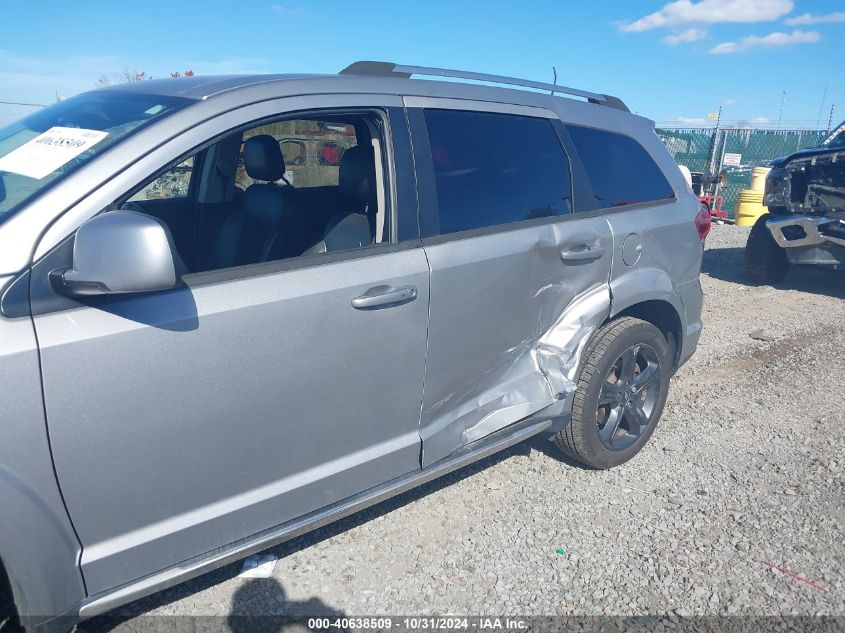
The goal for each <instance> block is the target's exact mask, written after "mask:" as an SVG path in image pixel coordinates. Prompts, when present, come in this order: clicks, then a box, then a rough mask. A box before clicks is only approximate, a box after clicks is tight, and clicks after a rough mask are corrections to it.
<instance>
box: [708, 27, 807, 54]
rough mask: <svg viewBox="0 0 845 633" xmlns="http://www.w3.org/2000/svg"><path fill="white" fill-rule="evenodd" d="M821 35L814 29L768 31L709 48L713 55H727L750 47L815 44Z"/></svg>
mask: <svg viewBox="0 0 845 633" xmlns="http://www.w3.org/2000/svg"><path fill="white" fill-rule="evenodd" d="M821 39H822V36H821V35H820V34H819V33H817V32H816V31H799V30H796V31H792V33H780V32H777V33H769V34H768V35H764V36H762V37H760V36H757V35H749V36H748V37H744V38H742V39H741V40H739V41H736V42H722V43H721V44H717V45H716V46H714V47H713V48H711V49H710V52H711V53H713V54H714V55H729V54H732V53H742V52H745V51H747V50H750V49H752V48H771V47H774V46H789V45H791V44H815V43H816V42H819V41H821Z"/></svg>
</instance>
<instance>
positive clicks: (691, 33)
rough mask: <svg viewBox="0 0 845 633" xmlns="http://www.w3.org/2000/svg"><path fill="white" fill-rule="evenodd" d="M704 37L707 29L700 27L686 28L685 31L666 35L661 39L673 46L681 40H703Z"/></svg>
mask: <svg viewBox="0 0 845 633" xmlns="http://www.w3.org/2000/svg"><path fill="white" fill-rule="evenodd" d="M705 37H707V31H702V30H701V29H687V30H686V31H681V32H680V33H678V34H677V35H667V36H666V37H664V38H663V41H664V42H666V43H667V44H669V45H670V46H675V45H676V44H680V43H681V42H695V41H696V40H703V39H704V38H705Z"/></svg>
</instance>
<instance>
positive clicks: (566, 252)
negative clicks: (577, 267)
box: [560, 243, 604, 262]
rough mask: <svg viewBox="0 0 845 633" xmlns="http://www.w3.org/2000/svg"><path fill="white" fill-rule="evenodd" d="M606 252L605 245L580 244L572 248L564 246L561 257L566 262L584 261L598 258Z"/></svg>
mask: <svg viewBox="0 0 845 633" xmlns="http://www.w3.org/2000/svg"><path fill="white" fill-rule="evenodd" d="M603 254H604V246H601V245H600V244H598V243H595V244H578V245H577V246H573V247H571V248H564V249H563V250H562V251H561V252H560V258H561V259H562V260H563V261H565V262H582V261H586V260H589V259H598V258H599V257H601V256H602V255H603Z"/></svg>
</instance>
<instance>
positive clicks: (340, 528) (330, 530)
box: [78, 436, 584, 633]
mask: <svg viewBox="0 0 845 633" xmlns="http://www.w3.org/2000/svg"><path fill="white" fill-rule="evenodd" d="M532 449H534V450H537V451H539V452H542V453H544V454H548V455H551V456H553V457H554V458H555V459H556V460H558V461H561V462H563V463H565V464H568V465H571V466H574V467H577V468H584V467H583V466H582V465H580V464H577V463H576V462H574V461H572V460H569V459H568V458H566V457H564V456H563V455H562V454H561V453H560V452H559V451H557V449H556V448H555V447H554V445H553V444H552V443H551V442H550V441H548V440H547V439H545V438H544V437H542V436H536V437H534V438H531V439H529V440H527V441H525V442H521V443H519V444H516V445H514V446H512V447H510V448H508V449H505V450H503V451H501V452H499V453H495V454H493V455H490V456H489V457H485V458H484V459H481V460H479V461H477V462H474V463H472V464H469V465H467V466H464V467H463V468H460V469H458V470H456V471H454V472H452V473H449V474H448V475H444V476H443V477H439V478H437V479H435V480H433V481H430V482H428V483H426V484H423V485H421V486H419V487H417V488H413V489H411V490H409V491H407V492H404V493H402V494H400V495H397V496H395V497H393V498H391V499H386V500H385V501H382V502H381V503H378V504H376V505H374V506H371V507H369V508H366V509H364V510H361V511H359V512H356V513H355V514H353V515H350V516H348V517H345V518H343V519H340V520H339V521H336V522H334V523H330V524H328V525H325V526H323V527H320V528H317V529H316V530H314V531H312V532H309V533H307V534H303V535H302V536H299V537H296V538H294V539H291V540H290V541H286V542H284V543H281V544H280V545H277V546H275V547H271V548H269V549H267V550H265V551H264V552H263V553H265V554H273V555H274V556H276V557H277V558H279V559H281V558H285V557H287V556H290V555H292V554H295V553H296V552H299V551H301V550H304V549H307V548H309V547H311V546H313V545H316V544H318V543H321V542H322V541H325V540H327V539H330V538H332V537H334V536H337V535H339V534H342V533H343V532H346V531H348V530H351V529H353V528H356V527H359V526H361V525H365V524H366V523H369V522H370V521H373V520H375V519H377V518H379V517H381V516H383V515H386V514H389V513H390V512H393V511H394V510H397V509H399V508H401V507H403V506H405V505H407V504H409V503H413V502H415V501H418V500H420V499H422V498H424V497H427V496H428V495H430V494H433V493H436V492H438V491H440V490H442V489H444V488H447V487H448V486H451V485H453V484H456V483H458V482H460V481H463V480H464V479H467V478H468V477H472V476H473V475H475V474H478V473H479V472H481V471H483V470H486V469H487V468H491V467H493V466H495V465H497V464H499V463H500V462H503V461H505V460H508V459H511V458H515V457H527V456H528V455H529V454H530V452H531V450H532ZM242 568H243V561H242V560H239V561H237V562H234V563H231V564H229V565H226V566H224V567H221V568H219V569H216V570H214V571H211V572H208V573H206V574H204V575H202V576H199V577H197V578H193V579H191V580H187V581H185V582H183V583H181V584H179V585H176V586H174V587H170V588H168V589H165V590H163V591H160V592H158V593H156V594H153V595H151V596H147V597H145V598H141V599H140V600H136V601H135V602H131V603H129V604H127V605H124V606H122V607H118V608H117V609H115V610H114V611H112V612H109V613H108V614H105V615H102V616H97V617H95V618H92V619H91V620H87V621H85V622H83V623H81V624H80V625H79V629H78V630H79V631H80V632H81V633H105V632H107V631H111V630H112V629H114V628H115V627H116V626H118V625H119V624H121V623H122V622H126V621H127V620H132V621H133V624H132V628H133V630H134V629H135V627H134V622H135V620H143V619H145V618H147V617H149V618H150V619H151V622H154V621H155V618H157V617H159V618H160V617H163V616H145V614H146V613H147V612H149V611H151V610H154V609H159V608H162V607H166V606H167V605H169V604H171V603H173V602H176V601H179V600H183V599H185V598H188V597H190V596H192V595H194V594H196V593H199V592H201V591H205V590H207V589H210V588H211V587H214V586H216V585H219V584H220V583H223V582H226V581H228V580H232V579H233V578H235V577H236V576H237V575H238V574H239V573H241V571H242ZM268 580H269V579H268ZM261 586H263V585H261ZM251 591H258V588H255V589H244V588H243V587H239V588H238V590H237V595H239V596H240V600H241V601H242V603H243V604H247V603H250V604H251V603H252V602H253V601H252V600H247V598H249V596H250V595H251V594H250V592H251ZM237 595H236V597H237ZM282 595H284V591H282ZM286 604H287V605H288V607H290V608H291V609H292V608H293V606H296V605H295V604H294V605H293V606H291V604H292V603H284V602H280V605H282V607H284V606H285V605H286ZM297 604H298V603H297ZM305 604H306V605H308V604H311V602H308V603H305ZM235 606H236V605H233V609H232V613H240V611H238V609H235V608H234V607H235ZM282 607H280V608H278V609H275V610H274V611H273V613H274V614H275V615H280V616H282V615H288V614H289V613H293V612H292V611H290V610H288V611H285V609H284V608H282ZM310 614H311V615H314V613H310ZM271 620H272V619H271ZM271 620H268V622H267V623H266V626H268V627H270V626H272V624H273V623H272V621H271ZM158 621H159V622H161V620H158ZM263 626H264V625H262V627H263ZM180 628H181V627H180ZM244 630H245V629H244ZM249 630H255V629H249ZM259 630H263V628H262V629H259ZM268 630H279V629H272V628H268ZM302 630H307V629H302Z"/></svg>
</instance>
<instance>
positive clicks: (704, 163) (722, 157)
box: [656, 128, 826, 217]
mask: <svg viewBox="0 0 845 633" xmlns="http://www.w3.org/2000/svg"><path fill="white" fill-rule="evenodd" d="M656 132H657V136H659V137H660V139H661V140H662V141H663V142H664V143H665V145H666V147H667V148H668V149H669V152H670V153H671V154H672V156H674V157H675V161H676V162H677V163H678V164H679V165H686V166H687V167H689V169H690V171H700V172H704V173H708V172H711V171H712V172H713V173H724V174H725V176H726V177H727V180H726V181H725V183H724V185H723V186H722V187H720V191H719V193H720V194H721V195H722V196H723V198H724V203H723V207H724V209H725V210H726V211H727V212H728V215H729V216H730V217H733V216H734V209H735V208H736V202H737V198H738V197H739V192H740V190H742V189H748V188H749V187H750V186H751V168H752V167H765V166H767V165H768V164H769V162H770V161H771V160H772V159H774V158H777V157H778V156H786V155H788V154H791V153H793V152H796V151H798V150H799V149H805V148H807V147H816V146H817V145H818V144H819V143H821V141H822V139H823V138H824V137H825V134H826V132H825V131H824V130H751V129H730V128H724V129H719V130H715V129H712V128H710V129H707V128H685V129H684V128H679V129H665V128H658V129H657V130H656ZM736 155H739V158H738V159H737V156H736ZM726 156H727V160H726ZM732 162H738V163H739V164H730V163H732Z"/></svg>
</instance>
